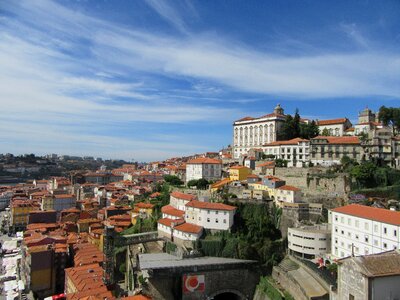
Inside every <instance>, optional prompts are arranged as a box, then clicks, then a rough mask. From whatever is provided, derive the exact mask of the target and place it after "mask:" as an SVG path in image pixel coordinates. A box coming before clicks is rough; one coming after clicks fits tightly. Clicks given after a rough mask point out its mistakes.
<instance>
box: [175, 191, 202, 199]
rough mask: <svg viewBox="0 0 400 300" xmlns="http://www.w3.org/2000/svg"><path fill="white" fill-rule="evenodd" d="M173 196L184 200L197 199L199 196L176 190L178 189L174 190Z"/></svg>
mask: <svg viewBox="0 0 400 300" xmlns="http://www.w3.org/2000/svg"><path fill="white" fill-rule="evenodd" d="M171 196H172V197H174V198H178V199H183V200H186V201H192V200H196V199H197V197H196V196H195V195H189V194H184V193H181V192H176V191H175V192H172V193H171Z"/></svg>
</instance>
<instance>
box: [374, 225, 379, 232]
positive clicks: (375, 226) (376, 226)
mask: <svg viewBox="0 0 400 300" xmlns="http://www.w3.org/2000/svg"><path fill="white" fill-rule="evenodd" d="M374 232H378V225H377V224H375V225H374Z"/></svg>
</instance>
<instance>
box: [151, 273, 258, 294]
mask: <svg viewBox="0 0 400 300" xmlns="http://www.w3.org/2000/svg"><path fill="white" fill-rule="evenodd" d="M202 268H208V270H204V269H202ZM196 269H197V271H196ZM184 274H187V275H192V274H197V275H204V277H205V278H204V279H205V291H204V292H193V293H188V294H184V293H183V290H182V278H183V275H184ZM259 279H260V274H259V272H258V271H257V268H256V267H255V266H250V265H249V266H247V267H242V268H241V267H233V266H222V265H221V266H212V267H210V266H208V267H207V266H206V267H197V268H196V267H192V269H187V270H182V269H178V268H177V269H169V270H165V271H162V272H159V271H158V270H154V272H153V276H152V277H151V278H149V281H148V284H147V285H146V287H145V290H144V292H145V293H146V294H148V295H149V296H151V297H152V298H153V299H166V300H175V299H184V300H187V299H207V297H214V296H216V295H218V294H219V293H220V292H223V291H230V292H233V293H235V294H237V295H241V296H243V297H246V298H247V299H253V296H254V292H255V288H256V285H257V283H258V282H259Z"/></svg>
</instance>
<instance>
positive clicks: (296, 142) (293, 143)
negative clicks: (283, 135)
mask: <svg viewBox="0 0 400 300" xmlns="http://www.w3.org/2000/svg"><path fill="white" fill-rule="evenodd" d="M308 141H309V140H306V139H301V138H294V139H291V140H287V141H276V142H272V143H269V144H265V145H264V146H281V145H297V144H298V143H300V142H308Z"/></svg>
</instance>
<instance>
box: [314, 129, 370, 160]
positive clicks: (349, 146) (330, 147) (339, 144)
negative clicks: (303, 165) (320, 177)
mask: <svg viewBox="0 0 400 300" xmlns="http://www.w3.org/2000/svg"><path fill="white" fill-rule="evenodd" d="M310 147H311V150H310V153H311V155H310V159H311V162H312V163H313V164H314V165H322V166H331V165H334V164H340V160H341V159H342V158H343V157H344V156H348V157H350V158H351V159H355V160H357V161H361V159H362V157H363V155H364V150H363V147H362V146H361V142H360V140H359V138H358V137H356V136H343V137H331V136H317V137H315V138H312V139H311V141H310Z"/></svg>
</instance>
